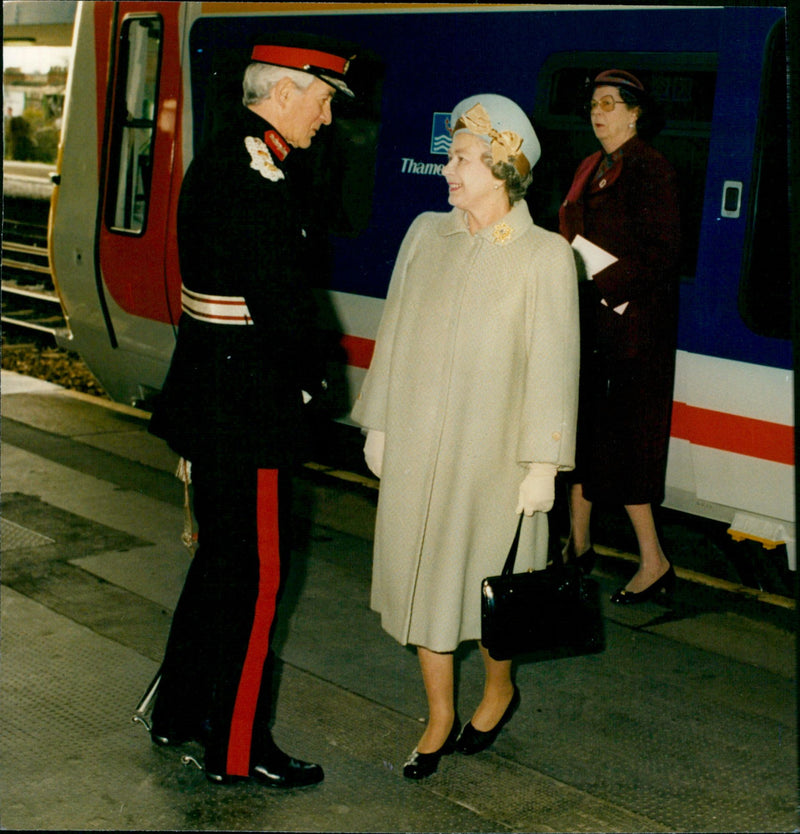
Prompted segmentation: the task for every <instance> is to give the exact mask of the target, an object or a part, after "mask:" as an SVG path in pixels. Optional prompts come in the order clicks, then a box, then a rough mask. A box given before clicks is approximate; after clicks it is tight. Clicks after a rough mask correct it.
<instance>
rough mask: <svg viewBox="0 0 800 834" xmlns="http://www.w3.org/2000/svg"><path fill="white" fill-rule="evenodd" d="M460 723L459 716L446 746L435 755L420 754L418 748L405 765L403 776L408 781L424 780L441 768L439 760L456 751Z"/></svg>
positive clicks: (446, 740)
mask: <svg viewBox="0 0 800 834" xmlns="http://www.w3.org/2000/svg"><path fill="white" fill-rule="evenodd" d="M459 726H460V722H459V720H458V716H456V717H455V719H454V720H453V727H452V729H451V730H450V734H449V735H448V736H447V738H446V739H445V742H444V744H443V745H442V746H441V747H440V748H439V749H438V750H437V751H436V752H435V753H420V752H419V751H418V750H417V749H416V748H414V750H413V752H412V753H411V755H410V756H409V758H408V761H407V762H406V763H405V764H404V765H403V776H405V777H406V779H424V778H425V777H426V776H431V775H432V774H434V773H436V769H437V768H438V767H439V760H440V759H441V758H442V756H448V755H450V753H452V752H453V751H454V750H455V749H456V739H457V738H458V729H459Z"/></svg>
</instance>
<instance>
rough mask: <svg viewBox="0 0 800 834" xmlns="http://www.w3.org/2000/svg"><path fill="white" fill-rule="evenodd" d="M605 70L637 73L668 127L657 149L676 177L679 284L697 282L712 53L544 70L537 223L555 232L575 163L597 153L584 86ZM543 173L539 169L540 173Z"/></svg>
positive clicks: (581, 56) (562, 56)
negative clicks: (585, 107) (584, 106)
mask: <svg viewBox="0 0 800 834" xmlns="http://www.w3.org/2000/svg"><path fill="white" fill-rule="evenodd" d="M607 67H619V68H620V69H627V70H628V71H630V72H633V73H635V74H636V75H637V76H638V77H639V78H641V80H642V82H643V83H644V84H645V86H646V87H648V89H650V90H651V91H652V92H653V94H654V95H655V96H656V97H657V98H658V99H659V101H660V102H661V104H662V106H663V109H664V115H665V117H666V126H665V127H664V129H663V130H662V131H661V133H659V135H658V136H657V137H656V138H655V139H654V140H653V145H654V146H655V147H656V148H658V149H659V150H660V151H661V152H662V153H663V154H664V156H666V157H667V159H669V161H670V162H671V163H672V165H673V166H674V167H675V170H676V171H677V173H678V186H679V189H680V195H681V218H682V224H683V232H682V234H683V240H684V251H683V261H682V263H681V276H682V280H684V281H690V280H692V279H693V278H694V273H695V269H696V265H697V250H698V247H699V244H700V226H701V219H702V212H703V196H704V189H705V180H706V165H707V162H708V146H709V139H710V136H711V119H712V112H713V107H714V91H715V87H716V56H715V55H713V54H707V53H687V54H675V53H670V54H669V55H667V54H650V53H636V54H635V55H631V54H626V53H586V52H583V53H579V52H570V53H559V54H555V55H552V56H551V57H550V58H549V59H548V60H547V61H546V62H545V64H544V66H543V67H542V71H541V73H540V84H539V93H538V98H537V102H536V110H535V113H534V124H535V125H536V132H537V134H538V135H539V138H540V141H541V143H542V162H541V163H540V165H539V166H537V168H536V171H537V175H536V176H535V177H534V181H533V184H532V186H531V190H530V191H529V197H528V200H529V202H530V203H531V208H532V212H533V214H534V217H536V218H537V222H539V223H541V225H543V226H546V227H548V228H552V229H557V228H558V209H559V206H560V205H561V201H562V200H563V199H564V195H565V193H566V191H567V189H568V188H569V184H570V183H571V182H572V177H573V174H574V173H575V168H576V167H577V164H578V162H579V161H580V160H581V159H583V158H584V157H586V156H588V155H589V154H591V153H594V151H596V150H597V149H598V145H597V140H596V139H595V136H594V133H593V132H592V128H591V125H590V124H589V121H588V119H586V117H585V115H584V113H583V111H582V107H581V105H582V104H583V94H584V89H585V84H586V82H587V81H588V79H590V78H594V77H595V75H597V73H598V72H600V71H601V70H603V69H604V68H607ZM540 168H541V169H542V170H541V171H540Z"/></svg>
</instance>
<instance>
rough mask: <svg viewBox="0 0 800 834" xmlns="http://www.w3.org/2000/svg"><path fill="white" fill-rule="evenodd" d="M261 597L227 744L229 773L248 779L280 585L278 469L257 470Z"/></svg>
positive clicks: (259, 596) (256, 609)
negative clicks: (270, 634)
mask: <svg viewBox="0 0 800 834" xmlns="http://www.w3.org/2000/svg"><path fill="white" fill-rule="evenodd" d="M256 505H257V510H256V512H257V516H258V596H257V598H256V607H255V612H254V615H253V627H252V630H251V632H250V641H249V643H248V645H247V654H246V655H245V660H244V666H243V667H242V676H241V678H240V679H239V688H238V690H237V692H236V703H235V704H234V707H233V720H232V721H231V734H230V739H229V741H228V760H227V772H228V773H229V774H230V775H231V776H247V775H248V774H249V772H250V747H251V744H252V740H253V721H254V720H255V714H256V706H257V704H258V694H259V692H260V691H261V679H262V676H263V672H264V663H265V661H266V659H267V652H268V650H269V633H270V629H271V628H272V621H273V619H274V618H275V600H276V597H277V595H278V585H279V583H280V575H281V569H280V550H279V545H280V540H279V536H278V470H277V469H259V470H258V494H257V498H256Z"/></svg>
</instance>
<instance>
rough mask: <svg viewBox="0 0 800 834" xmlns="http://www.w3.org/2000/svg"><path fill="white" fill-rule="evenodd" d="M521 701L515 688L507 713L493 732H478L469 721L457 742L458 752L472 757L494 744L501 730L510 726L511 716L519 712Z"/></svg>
mask: <svg viewBox="0 0 800 834" xmlns="http://www.w3.org/2000/svg"><path fill="white" fill-rule="evenodd" d="M520 700H521V697H520V694H519V689H517V687H516V686H515V687H514V694H513V695H512V696H511V701H510V702H509V704H508V706H507V707H506V711H505V712H504V713H503V716H502V718H501V719H500V720H499V721H498V722H497V724H495V725H494V727H493V728H492V729H491V730H485V731H484V730H476V729H475V727H473V726H472V722H471V721H468V722H467V723H466V724H465V725H464V729H463V730H462V731H461V734H460V735H459V737H458V741H456V750H457V751H458V752H459V753H463V754H464V755H465V756H472V755H474V754H475V753H480V752H481V750H485V749H486V748H487V747H490V746H491V745H492V744H494V741H495V739H496V738H497V736H498V735H500V730H502V729H503V727H504V726H505V725H506V724H508V722H509V721H510V719H511V716H512V715H513V714H514V713H515V712H516V711H517V707H518V706H519V702H520Z"/></svg>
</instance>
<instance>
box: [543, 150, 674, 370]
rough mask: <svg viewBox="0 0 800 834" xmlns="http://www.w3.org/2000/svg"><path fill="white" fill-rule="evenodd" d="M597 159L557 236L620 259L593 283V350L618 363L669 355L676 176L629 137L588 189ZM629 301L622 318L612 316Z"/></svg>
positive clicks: (581, 174) (570, 198)
mask: <svg viewBox="0 0 800 834" xmlns="http://www.w3.org/2000/svg"><path fill="white" fill-rule="evenodd" d="M602 157H603V154H602V152H601V151H598V152H597V153H595V154H593V155H592V156H590V157H587V158H586V159H584V160H583V162H582V163H581V164H580V166H579V167H578V170H577V172H576V174H575V178H574V179H573V181H572V187H571V188H570V190H569V193H568V194H567V198H566V200H564V202H563V204H562V206H561V210H560V211H559V228H560V231H561V234H562V235H564V237H565V238H566V239H567V240H568V241H569V242H570V243H571V242H572V240H573V238H574V237H575V235H577V234H580V235H582V236H583V237H585V238H586V239H587V240H590V241H591V242H592V243H595V244H597V245H598V246H600V247H601V248H603V249H605V250H606V251H608V252H610V253H611V254H612V255H614V256H615V257H616V258H617V259H618V260H617V262H616V263H614V264H612V265H611V266H609V267H607V268H606V269H604V270H602V271H601V272H599V273H598V274H597V275H595V276H594V285H595V287H596V288H597V294H596V304H597V309H596V310H595V311H594V312H595V314H596V316H597V328H598V340H599V343H598V347H600V349H601V350H602V351H603V352H604V353H605V354H606V355H607V356H609V357H618V358H623V357H632V356H639V355H641V354H642V353H647V352H650V351H653V350H656V351H659V352H661V351H663V350H664V349H667V350H674V335H675V327H676V324H675V318H676V312H677V289H678V287H677V277H678V276H677V267H678V258H679V256H680V215H679V208H678V187H677V177H676V174H675V171H674V169H673V168H672V166H671V165H670V164H669V162H667V160H666V159H665V158H664V157H663V156H662V155H661V154H660V153H659V152H658V151H656V150H655V149H654V148H652V147H650V145H647V144H646V143H645V142H643V141H642V140H641V139H639V138H637V137H634V138H633V139H631V140H630V141H628V142H627V143H626V144H625V145H623V147H622V158H621V159H620V160H619V161H618V162H617V163H616V164H615V165H614V166H613V167H612V168H611V169H610V170H609V171H608V172H607V173H606V174H605V176H604V177H603V178H602V179H600V180H599V181H598V182H593V181H592V175H593V174H594V172H595V171H596V170H597V167H598V165H599V164H600V161H601V160H602ZM601 298H603V299H605V300H606V302H607V303H608V306H607V307H605V306H603V305H601V304H600V299H601ZM626 301H627V302H629V304H628V307H627V309H626V310H625V313H624V314H623V315H618V314H617V313H615V312H614V311H613V308H614V307H617V306H618V305H620V304H622V303H623V302H626Z"/></svg>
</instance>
